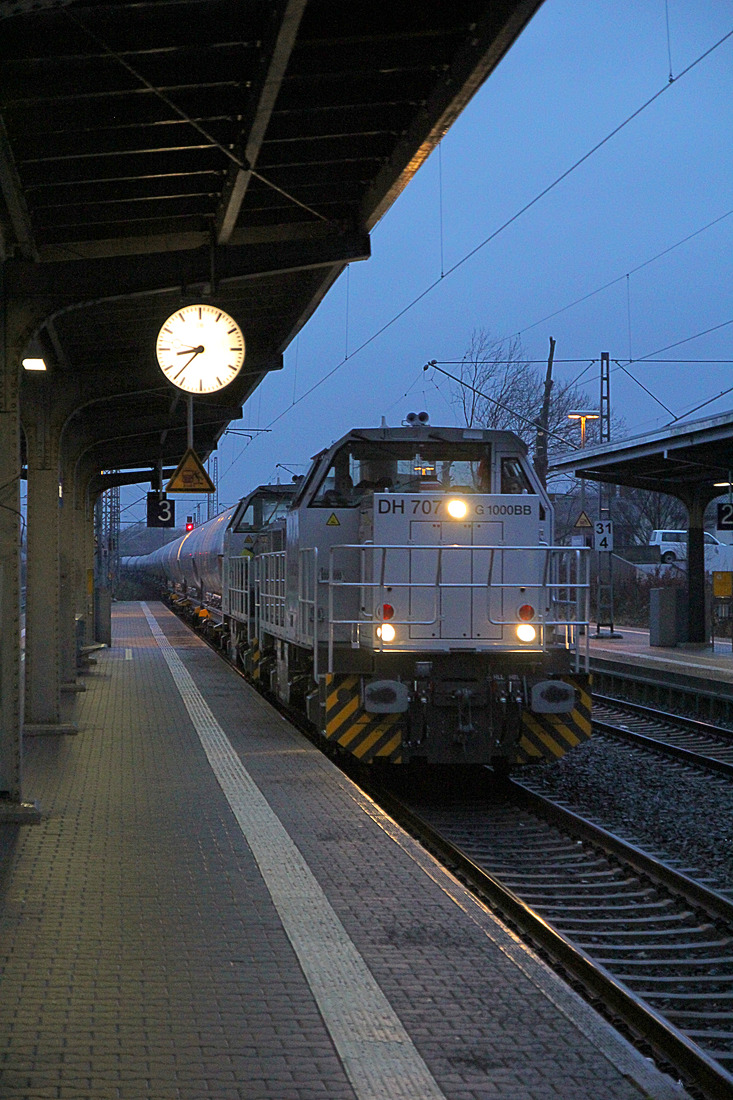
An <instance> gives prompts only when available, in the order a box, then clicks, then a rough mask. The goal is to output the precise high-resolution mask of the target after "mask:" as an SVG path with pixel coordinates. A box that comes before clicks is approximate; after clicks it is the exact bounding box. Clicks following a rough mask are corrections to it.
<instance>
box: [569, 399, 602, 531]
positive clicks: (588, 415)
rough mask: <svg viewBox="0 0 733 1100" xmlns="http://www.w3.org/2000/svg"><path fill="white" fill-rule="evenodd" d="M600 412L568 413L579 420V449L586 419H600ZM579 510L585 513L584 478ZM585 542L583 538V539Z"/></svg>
mask: <svg viewBox="0 0 733 1100" xmlns="http://www.w3.org/2000/svg"><path fill="white" fill-rule="evenodd" d="M600 419H601V414H600V413H597V412H594V411H593V410H592V409H575V410H573V411H572V412H569V413H568V420H579V421H580V449H581V450H582V449H583V448H584V447H585V425H586V421H588V420H600ZM580 511H581V512H582V513H585V478H584V477H581V479H580ZM583 541H584V542H585V539H584V540H583Z"/></svg>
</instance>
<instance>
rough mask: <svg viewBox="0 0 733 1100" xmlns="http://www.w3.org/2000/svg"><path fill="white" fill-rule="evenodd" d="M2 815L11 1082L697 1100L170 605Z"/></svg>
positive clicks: (228, 1099) (118, 658) (90, 686)
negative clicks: (22, 820) (27, 816)
mask: <svg viewBox="0 0 733 1100" xmlns="http://www.w3.org/2000/svg"><path fill="white" fill-rule="evenodd" d="M85 682H86V686H87V691H86V692H85V693H83V694H81V695H79V696H78V697H77V698H76V703H75V705H76V715H75V717H76V721H77V722H78V727H79V732H78V734H77V735H75V736H61V737H59V736H56V737H51V736H43V737H41V736H36V737H34V738H29V739H28V740H27V745H26V756H25V779H24V793H25V795H26V797H30V798H35V799H38V800H39V802H40V807H41V810H42V818H41V822H40V824H37V825H24V826H18V825H2V826H0V956H1V957H2V976H1V977H0V1096H1V1097H2V1098H3V1100H41V1098H47V1097H48V1098H50V1097H56V1098H61V1100H112V1098H115V1100H209V1098H211V1100H442V1098H444V1100H490V1098H491V1100H494V1098H502V1100H503V1098H506V1100H550V1098H558V1100H560V1098H561V1100H588V1097H594V1098H598V1100H641V1098H642V1097H646V1098H647V1100H672V1098H674V1100H681V1098H684V1097H686V1096H687V1093H685V1091H684V1090H683V1089H682V1088H681V1087H680V1086H679V1085H678V1084H677V1083H675V1082H673V1081H672V1080H671V1079H670V1078H669V1077H667V1076H665V1075H664V1074H662V1073H660V1072H659V1071H658V1070H657V1069H656V1068H655V1067H654V1066H653V1065H652V1064H651V1063H650V1062H649V1061H648V1060H647V1059H646V1058H644V1057H643V1056H642V1055H641V1054H639V1053H638V1052H637V1051H636V1050H634V1049H633V1047H631V1046H630V1045H629V1044H628V1043H627V1042H626V1040H625V1039H623V1038H622V1037H621V1036H619V1035H618V1034H617V1033H616V1032H615V1031H614V1030H613V1028H612V1027H611V1026H610V1025H609V1024H608V1023H606V1022H605V1021H604V1020H603V1019H601V1018H600V1017H599V1016H598V1015H597V1014H596V1013H595V1012H594V1010H593V1009H592V1008H591V1007H589V1006H588V1005H587V1004H585V1003H584V1002H583V1001H582V1000H581V999H580V998H579V997H578V996H577V994H576V993H575V992H573V991H572V990H571V989H570V988H569V987H567V986H566V985H565V984H564V983H563V982H562V981H561V980H560V979H559V978H558V977H557V976H556V975H554V974H553V973H552V971H550V970H549V969H548V968H547V967H546V966H545V965H544V963H543V962H542V961H540V960H539V959H538V958H537V956H536V955H535V954H534V953H533V952H532V951H531V950H529V949H528V948H527V947H526V946H525V945H523V944H522V943H521V942H520V941H519V940H518V939H517V938H516V936H515V935H514V934H513V933H512V932H511V931H510V930H509V929H508V928H506V927H505V926H504V925H503V924H502V923H501V922H499V921H498V920H497V919H496V918H495V917H494V916H492V914H491V913H489V912H488V911H487V909H486V908H485V907H484V906H482V905H481V904H480V903H479V902H478V901H477V900H476V899H475V898H473V897H472V896H471V895H470V894H469V893H468V892H467V891H466V890H465V888H464V887H463V886H462V885H461V884H460V883H458V882H457V881H456V880H455V879H454V878H453V877H452V876H451V875H450V874H449V873H448V872H447V871H445V870H443V869H442V868H441V867H440V866H439V865H438V864H437V863H436V862H435V861H434V859H433V858H432V857H431V856H430V855H429V854H427V853H426V852H425V851H424V850H423V849H422V848H421V847H420V846H419V845H418V844H417V843H416V842H415V841H414V840H412V839H411V838H410V837H409V836H407V835H406V834H405V833H404V832H403V831H402V830H401V829H400V828H399V827H398V826H397V825H396V824H395V823H394V822H393V821H392V820H391V819H390V818H389V817H388V816H387V815H386V814H384V813H383V812H382V811H381V810H380V809H379V808H378V807H376V806H375V805H374V804H373V802H372V801H371V800H370V799H369V798H368V797H367V796H365V795H364V794H362V793H361V792H360V791H359V790H358V789H357V788H356V787H355V786H354V785H353V784H352V783H351V782H350V780H348V779H347V778H345V777H344V776H343V775H342V774H341V772H339V771H338V770H337V769H336V768H335V767H334V766H333V765H332V764H331V762H330V761H329V760H327V759H326V757H324V756H323V755H322V754H321V753H319V752H318V750H317V749H316V748H315V747H313V746H312V745H311V744H310V743H309V742H308V741H307V740H305V739H304V738H303V737H302V736H301V735H300V734H299V733H298V732H297V731H295V730H294V729H293V728H292V726H291V725H290V724H289V723H288V722H287V721H286V720H285V719H284V718H283V717H281V716H280V715H279V714H278V713H277V712H276V711H275V710H273V709H272V708H271V707H270V706H269V705H268V704H267V703H266V702H265V701H264V700H263V699H262V698H261V697H260V696H259V695H257V693H256V692H254V691H253V690H252V689H251V688H250V687H249V686H248V685H247V684H246V683H244V682H243V681H242V680H241V679H240V678H239V677H238V676H237V675H236V674H235V673H234V672H233V671H232V670H230V669H229V668H228V667H227V666H226V665H225V664H224V663H223V662H221V661H220V660H219V658H218V657H217V656H216V654H215V653H213V652H212V651H211V650H210V649H209V648H208V647H207V646H206V645H205V644H204V643H203V642H202V641H201V640H200V639H199V638H197V637H196V636H194V635H193V634H191V633H190V631H189V630H188V629H187V628H186V627H185V626H184V625H183V624H181V623H180V622H179V621H178V620H177V619H176V618H175V617H174V616H173V615H172V614H171V613H170V612H169V611H168V610H167V609H166V608H165V607H164V606H163V605H162V604H158V603H150V604H139V603H124V604H116V605H115V606H114V610H113V644H112V647H111V648H110V649H108V650H104V651H102V652H100V653H99V654H98V656H97V664H96V666H94V667H93V668H92V669H91V670H90V672H89V673H88V675H87V676H86V679H85Z"/></svg>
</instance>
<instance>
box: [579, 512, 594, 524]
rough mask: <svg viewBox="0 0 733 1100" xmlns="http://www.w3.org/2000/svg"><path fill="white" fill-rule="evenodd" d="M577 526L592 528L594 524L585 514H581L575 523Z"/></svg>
mask: <svg viewBox="0 0 733 1100" xmlns="http://www.w3.org/2000/svg"><path fill="white" fill-rule="evenodd" d="M575 526H576V527H592V526H593V524H592V523H591V521H590V520H589V519H588V517H587V515H586V514H585V512H581V513H580V515H579V516H578V518H577V519H576V521H575Z"/></svg>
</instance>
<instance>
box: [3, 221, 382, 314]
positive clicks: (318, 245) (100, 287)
mask: <svg viewBox="0 0 733 1100" xmlns="http://www.w3.org/2000/svg"><path fill="white" fill-rule="evenodd" d="M369 254H370V245H369V237H368V235H367V234H366V233H361V232H357V231H354V230H352V231H350V232H345V233H337V232H333V233H330V234H329V235H328V236H326V237H324V238H323V239H320V240H300V241H279V242H276V243H267V244H247V245H228V246H226V247H218V248H214V249H208V248H197V249H191V250H183V251H179V252H169V253H164V254H162V253H150V254H148V255H145V256H140V255H135V256H114V257H108V258H105V259H96V260H91V259H86V260H66V261H60V262H59V263H53V264H34V263H31V262H29V261H25V260H9V261H8V262H7V263H6V265H5V280H6V282H5V292H6V295H7V296H8V297H10V298H23V299H28V298H38V297H39V296H41V297H43V298H45V299H47V301H48V303H50V304H51V312H53V313H54V314H58V313H59V312H63V311H65V310H66V309H72V308H78V307H81V306H84V305H91V304H92V303H94V302H102V301H113V300H119V299H125V298H131V297H134V296H136V295H141V294H155V293H164V292H166V291H175V290H177V289H180V288H182V287H183V288H193V287H198V286H201V285H203V284H209V283H210V282H211V279H212V259H213V271H214V273H215V280H216V282H218V283H219V284H224V283H235V282H237V281H239V280H245V279H257V278H262V277H265V276H268V275H281V274H284V273H286V272H295V271H305V270H308V269H310V268H320V267H331V266H332V265H333V264H338V263H350V262H351V261H353V260H366V259H368V257H369Z"/></svg>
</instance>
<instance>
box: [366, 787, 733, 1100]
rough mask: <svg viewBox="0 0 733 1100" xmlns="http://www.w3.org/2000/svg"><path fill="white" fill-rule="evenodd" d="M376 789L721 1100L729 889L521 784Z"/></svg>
mask: <svg viewBox="0 0 733 1100" xmlns="http://www.w3.org/2000/svg"><path fill="white" fill-rule="evenodd" d="M372 793H374V792H372ZM377 797H379V798H380V799H381V800H382V801H383V803H385V799H386V803H385V804H386V808H387V809H388V810H389V812H391V813H392V814H393V815H394V816H396V817H397V818H398V819H399V820H400V821H401V822H402V823H403V824H405V825H406V826H407V827H408V828H410V830H411V831H413V832H415V833H416V834H417V835H418V836H419V838H420V839H421V841H422V842H423V843H424V844H426V846H428V847H430V848H431V849H432V850H433V851H435V852H436V854H437V855H438V856H439V858H440V859H441V860H442V861H443V862H445V863H446V864H447V865H448V866H449V867H451V868H452V869H453V870H454V871H455V872H456V873H458V874H459V875H460V876H461V877H462V878H463V879H464V880H465V881H466V882H468V883H469V885H470V886H471V887H472V889H474V890H475V891H476V892H477V893H478V894H479V895H480V896H482V897H483V898H484V900H486V901H487V902H488V903H489V904H490V905H491V907H492V908H495V909H497V910H499V911H500V912H501V913H502V914H503V915H504V916H506V917H507V918H508V919H509V920H510V921H511V922H512V923H514V924H515V925H516V926H517V927H518V928H519V929H520V930H521V931H522V932H523V933H524V934H526V935H528V936H529V938H530V939H531V940H532V942H533V943H535V944H536V945H538V946H539V947H540V948H541V949H542V950H543V951H545V952H546V953H547V954H548V955H549V956H550V957H551V958H552V959H553V960H554V961H555V963H557V964H559V965H560V966H561V967H562V968H563V970H564V971H565V972H566V973H567V974H568V975H569V976H571V977H572V978H573V979H575V980H576V981H578V982H580V984H581V985H582V986H583V987H584V988H585V989H586V991H587V992H588V993H589V994H590V996H591V997H592V998H593V999H594V1000H595V1001H596V1002H598V1001H600V1002H601V1003H602V1004H603V1005H604V1006H605V1008H606V1010H607V1011H609V1012H610V1013H611V1014H612V1016H614V1017H615V1018H616V1020H617V1021H618V1020H621V1021H623V1022H624V1023H625V1025H626V1026H627V1027H628V1028H629V1030H630V1031H631V1032H632V1034H633V1035H634V1037H635V1038H636V1039H637V1040H638V1041H641V1042H642V1043H647V1044H648V1045H649V1048H650V1049H651V1050H652V1051H653V1053H654V1055H655V1056H656V1057H657V1058H658V1059H660V1060H661V1061H662V1062H663V1063H667V1064H668V1065H671V1066H672V1067H674V1069H675V1071H676V1072H677V1073H678V1074H679V1076H680V1077H681V1078H683V1080H685V1082H686V1084H687V1085H688V1087H695V1088H697V1089H700V1090H701V1091H702V1092H703V1093H704V1094H705V1095H707V1096H709V1097H711V1098H713V1097H714V1098H715V1100H732V1098H733V1024H732V1023H731V1021H732V1020H733V1016H732V1011H733V902H731V901H730V899H728V898H726V897H724V896H722V895H720V894H717V893H715V892H714V891H711V890H709V889H708V888H706V887H705V886H703V885H701V884H700V883H698V882H696V881H694V880H693V879H690V878H687V877H686V876H684V875H682V874H680V873H679V872H677V871H675V870H673V869H672V868H670V867H668V866H665V865H664V864H663V863H660V862H659V861H658V860H656V859H655V858H653V857H651V856H649V855H648V854H646V853H644V852H643V851H641V850H640V849H638V848H635V847H634V846H633V845H630V844H627V843H625V842H623V841H621V840H619V839H618V838H616V837H615V836H613V835H612V834H611V833H609V832H607V831H605V830H603V829H602V828H599V827H598V826H595V825H592V824H591V823H589V822H586V821H584V820H583V819H582V818H579V817H578V816H577V815H575V814H572V813H570V812H569V811H568V810H566V809H564V808H562V807H559V806H557V805H555V804H553V803H551V802H549V801H548V800H547V799H545V798H544V797H542V796H539V795H537V794H536V793H535V792H533V791H531V790H530V789H529V788H528V787H526V786H525V785H524V784H523V783H521V782H518V781H512V782H511V783H510V784H509V785H508V787H507V788H506V790H505V791H504V793H497V792H492V795H491V797H490V798H487V797H486V796H485V795H484V796H483V797H481V796H480V795H479V796H477V797H475V798H474V799H473V800H471V801H469V802H466V801H465V799H464V797H463V796H457V799H456V801H455V802H453V803H451V801H450V800H448V801H446V800H445V798H442V799H441V800H440V801H438V800H436V799H430V798H420V799H419V800H416V799H415V798H414V797H409V798H408V797H406V796H405V795H404V794H400V793H396V794H395V793H390V794H387V795H386V796H385V795H384V793H383V792H382V793H379V792H377Z"/></svg>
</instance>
